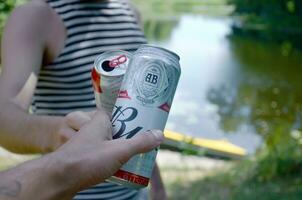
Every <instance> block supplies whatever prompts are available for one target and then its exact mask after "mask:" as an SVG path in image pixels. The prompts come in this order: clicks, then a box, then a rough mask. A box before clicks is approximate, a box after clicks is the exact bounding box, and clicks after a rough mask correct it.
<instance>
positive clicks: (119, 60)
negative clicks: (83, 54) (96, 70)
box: [109, 55, 127, 68]
mask: <svg viewBox="0 0 302 200" xmlns="http://www.w3.org/2000/svg"><path fill="white" fill-rule="evenodd" d="M125 62H127V57H126V56H125V55H121V56H119V57H117V58H115V59H113V60H111V61H110V62H109V67H112V68H114V67H117V66H119V65H120V64H123V63H125Z"/></svg>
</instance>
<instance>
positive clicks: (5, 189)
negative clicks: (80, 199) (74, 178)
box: [0, 154, 76, 200]
mask: <svg viewBox="0 0 302 200" xmlns="http://www.w3.org/2000/svg"><path fill="white" fill-rule="evenodd" d="M65 169H67V167H66V165H65V163H64V161H63V159H57V156H56V154H49V155H47V156H44V157H42V158H40V159H36V160H33V161H29V162H26V163H24V164H22V165H20V166H18V167H15V168H13V169H11V170H9V171H7V172H2V173H0V199H1V200H23V199H24V200H27V199H43V200H55V199H62V200H64V199H71V198H72V197H73V196H74V194H75V193H76V190H75V189H74V188H73V187H72V186H71V185H67V184H66V183H65V182H64V175H65V174H67V173H68V171H67V170H65ZM69 173H70V172H69Z"/></svg>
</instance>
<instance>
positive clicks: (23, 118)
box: [0, 2, 62, 153]
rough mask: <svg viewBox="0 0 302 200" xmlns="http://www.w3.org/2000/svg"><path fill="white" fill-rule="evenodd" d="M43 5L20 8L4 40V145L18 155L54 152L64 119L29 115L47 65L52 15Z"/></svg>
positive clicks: (0, 133)
mask: <svg viewBox="0 0 302 200" xmlns="http://www.w3.org/2000/svg"><path fill="white" fill-rule="evenodd" d="M42 4H43V3H42V2H41V3H40V2H39V3H37V2H33V3H30V5H25V6H22V7H20V8H17V9H16V10H15V11H14V12H13V13H12V15H11V16H10V18H9V20H8V23H7V25H6V28H5V31H4V35H3V39H2V51H1V53H2V55H1V56H2V59H1V61H2V73H1V75H0V110H1V112H0V145H2V146H3V147H5V148H7V149H8V150H10V151H13V152H17V153H36V152H37V153H40V152H48V151H50V150H53V146H54V143H55V142H56V140H57V139H58V138H56V134H55V133H56V132H57V130H58V129H59V127H60V125H61V123H62V118H60V117H48V116H35V115H30V114H28V108H29V105H30V102H31V98H32V96H33V92H34V90H35V86H36V82H37V75H38V73H39V70H40V67H41V65H42V62H43V55H44V53H45V49H46V42H47V37H48V34H49V33H48V31H49V30H48V29H47V26H50V23H49V19H50V15H49V12H48V10H47V8H46V7H43V6H45V5H42Z"/></svg>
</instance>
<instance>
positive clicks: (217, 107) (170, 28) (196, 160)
mask: <svg viewBox="0 0 302 200" xmlns="http://www.w3.org/2000/svg"><path fill="white" fill-rule="evenodd" d="M23 2H24V1H22V0H17V1H14V0H6V1H0V27H1V29H0V31H1V32H2V28H3V25H4V23H5V19H6V17H7V14H8V13H9V12H10V11H11V10H12V9H13V8H14V7H15V6H16V5H17V4H21V3H23ZM133 2H134V4H135V5H136V6H137V8H138V9H139V10H140V12H141V17H142V20H143V21H142V22H143V28H144V31H145V34H146V37H147V39H148V40H149V42H150V43H152V44H156V45H159V46H162V47H165V48H168V49H170V50H173V51H175V52H176V53H177V54H179V56H180V58H181V61H180V62H181V67H182V75H181V79H180V82H179V86H178V89H177V93H176V96H175V99H174V104H173V106H172V110H171V113H170V117H169V120H168V124H167V129H169V130H172V131H177V132H180V133H182V134H184V135H188V136H192V137H194V138H204V139H211V140H213V141H215V140H217V141H221V140H223V141H229V142H230V143H232V144H234V145H236V146H238V147H241V148H242V149H245V151H246V155H244V156H240V158H239V159H238V158H236V159H233V158H232V157H228V156H223V159H222V158H221V157H220V158H219V159H218V158H217V157H216V156H215V155H211V154H208V153H207V149H204V148H202V147H200V149H197V150H196V148H195V149H193V150H192V149H190V148H189V146H186V144H188V143H190V142H188V141H184V142H180V144H181V145H183V146H182V148H179V149H178V152H177V153H175V152H171V151H169V150H163V151H162V153H161V154H160V156H159V157H158V161H159V164H160V168H161V170H162V173H163V177H164V181H165V184H166V186H167V189H168V193H169V197H170V199H235V200H236V199H238V200H239V199H240V200H248V199H251V200H252V199H253V200H254V199H264V200H273V199H274V200H275V199H284V200H289V199H294V200H295V199H297V200H298V199H302V132H301V131H302V126H301V120H302V110H301V108H302V90H301V86H302V81H301V74H302V20H301V19H302V1H300V0H165V1H160V0H147V1H146V0H134V1H133ZM187 147H188V148H187ZM213 156H214V158H213ZM20 160H22V158H20V157H19V156H16V155H12V154H7V152H5V151H0V169H5V168H7V167H8V166H11V165H13V164H15V163H16V162H19V161H20Z"/></svg>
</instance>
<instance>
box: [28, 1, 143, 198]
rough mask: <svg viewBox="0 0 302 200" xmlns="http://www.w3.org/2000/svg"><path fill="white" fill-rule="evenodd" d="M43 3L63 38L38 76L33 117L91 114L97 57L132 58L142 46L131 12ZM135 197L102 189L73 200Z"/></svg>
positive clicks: (97, 4)
mask: <svg viewBox="0 0 302 200" xmlns="http://www.w3.org/2000/svg"><path fill="white" fill-rule="evenodd" d="M47 3H48V4H49V6H51V7H52V9H54V10H55V11H56V13H57V14H58V15H59V16H60V17H61V19H62V21H63V23H64V25H65V28H66V31H67V37H66V40H65V46H64V48H63V50H62V51H61V53H60V55H59V56H58V57H57V58H56V59H55V60H54V61H53V62H52V63H51V64H49V65H47V66H43V68H42V70H41V71H40V74H39V78H38V83H37V87H36V90H35V93H34V97H33V103H32V108H33V112H34V113H35V114H38V115H61V116H62V115H66V114H68V113H69V112H72V111H75V110H82V111H88V110H91V109H95V107H96V106H95V101H94V93H93V89H92V85H91V78H90V71H91V69H92V67H93V61H94V59H95V58H96V56H97V55H99V54H101V53H102V52H104V51H108V50H116V49H121V50H126V51H130V52H132V51H135V50H136V49H137V48H138V47H139V45H141V44H144V43H146V39H145V37H144V34H143V32H142V30H141V28H140V26H139V24H138V22H137V19H136V17H135V12H134V10H133V9H132V7H131V6H130V5H129V2H127V1H126V0H107V1H92V0H48V1H47ZM100 170H101V169H100ZM137 194H138V191H136V190H131V189H127V188H125V187H122V186H118V185H115V184H113V183H103V184H100V185H97V186H94V187H92V188H90V189H88V190H85V191H82V192H79V193H78V194H77V196H76V197H75V199H77V200H80V199H83V200H84V199H90V200H93V199H98V200H99V199H113V200H124V199H137Z"/></svg>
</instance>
